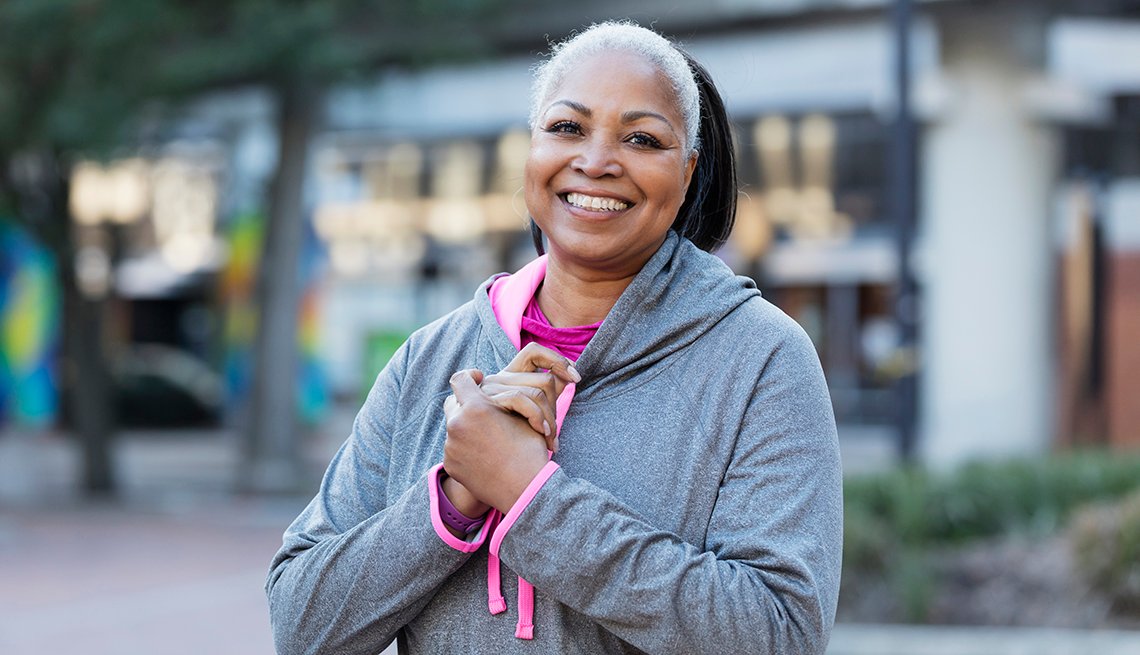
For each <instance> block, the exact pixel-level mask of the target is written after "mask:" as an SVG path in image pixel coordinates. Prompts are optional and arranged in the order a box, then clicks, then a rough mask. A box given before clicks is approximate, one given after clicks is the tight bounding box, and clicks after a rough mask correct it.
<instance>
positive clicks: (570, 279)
mask: <svg viewBox="0 0 1140 655" xmlns="http://www.w3.org/2000/svg"><path fill="white" fill-rule="evenodd" d="M639 270H640V269H639ZM636 275H637V271H633V272H632V273H608V274H607V273H601V272H597V271H577V270H575V269H574V268H573V267H567V266H563V265H561V264H560V263H559V262H558V260H557V259H555V258H554V257H553V256H552V257H550V258H549V260H548V261H547V266H546V278H545V279H544V280H543V282H542V286H541V287H540V288H539V290H538V306H539V308H540V309H542V313H543V314H544V315H545V316H546V318H547V320H549V321H550V324H551V325H553V326H554V327H574V326H579V325H593V324H594V323H597V322H599V321H601V320H603V319H605V317H606V315H607V314H609V313H610V309H612V308H613V306H614V303H616V302H617V300H618V298H619V297H620V296H621V294H622V292H623V291H625V288H626V287H628V286H629V283H630V282H632V281H633V278H634V276H636Z"/></svg>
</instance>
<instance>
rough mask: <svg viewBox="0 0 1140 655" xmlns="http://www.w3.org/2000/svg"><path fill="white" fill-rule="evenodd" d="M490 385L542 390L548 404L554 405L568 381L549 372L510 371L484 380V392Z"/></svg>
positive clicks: (489, 376)
mask: <svg viewBox="0 0 1140 655" xmlns="http://www.w3.org/2000/svg"><path fill="white" fill-rule="evenodd" d="M488 385H501V386H508V387H534V388H536V389H541V390H542V393H543V394H544V395H545V396H546V399H547V401H548V402H550V404H551V405H553V404H554V403H555V402H557V401H558V396H560V395H561V394H562V390H563V389H565V388H566V381H565V380H563V379H562V378H560V377H558V376H557V375H555V374H553V373H549V372H542V373H514V372H510V371H501V372H499V373H495V374H494V375H488V376H487V377H486V378H484V379H483V384H482V385H480V386H482V388H483V390H484V391H486V389H487V386H488Z"/></svg>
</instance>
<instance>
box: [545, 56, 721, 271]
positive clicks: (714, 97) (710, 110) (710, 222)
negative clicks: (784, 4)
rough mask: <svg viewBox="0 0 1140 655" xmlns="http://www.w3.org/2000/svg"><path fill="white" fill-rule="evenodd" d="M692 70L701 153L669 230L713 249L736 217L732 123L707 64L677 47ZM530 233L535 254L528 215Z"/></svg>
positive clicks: (704, 248) (694, 242)
mask: <svg viewBox="0 0 1140 655" xmlns="http://www.w3.org/2000/svg"><path fill="white" fill-rule="evenodd" d="M677 51H678V52H680V53H681V55H683V56H684V57H685V61H687V62H688V64H689V68H691V69H692V70H693V79H695V80H696V82H697V92H698V93H699V94H700V103H701V115H700V119H699V121H700V122H699V125H698V126H697V137H698V139H700V149H699V152H700V154H699V155H698V156H697V168H696V170H694V171H693V179H692V180H691V181H690V182H689V190H688V192H687V193H686V194H685V202H683V203H681V209H680V210H679V211H678V212H677V219H676V220H675V221H673V226H672V227H673V230H674V231H675V232H677V234H680V235H681V236H683V237H685V238H686V239H688V240H689V241H692V242H693V244H694V245H696V246H697V247H698V248H700V249H701V250H704V251H707V252H712V251H714V250H716V249H717V248H719V247H721V246H722V245H724V242H725V241H728V235H730V234H732V225H733V222H734V221H735V220H736V152H735V151H736V149H735V148H734V146H733V144H732V125H731V123H729V120H728V112H726V111H725V109H724V101H723V100H721V97H720V92H718V91H717V90H716V86H715V85H714V84H713V81H712V77H711V76H710V75H709V72H708V71H707V70H705V67H704V66H702V65H701V64H700V63H698V62H697V61H696V60H695V59H693V58H692V57H691V56H690V55H689V53H687V52H685V51H684V50H681V49H680V48H677ZM530 236H531V239H532V240H533V241H534V249H535V250H536V251H537V252H538V254H539V255H542V254H544V253H545V252H546V249H545V248H544V247H543V244H542V230H541V229H539V227H538V224H537V223H535V222H534V219H533V218H532V219H530Z"/></svg>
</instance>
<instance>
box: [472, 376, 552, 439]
mask: <svg viewBox="0 0 1140 655" xmlns="http://www.w3.org/2000/svg"><path fill="white" fill-rule="evenodd" d="M528 391H529V392H533V391H534V390H533V389H520V388H518V387H514V388H507V389H505V390H503V391H502V392H500V393H491V392H489V391H488V390H487V389H485V388H484V390H483V392H484V393H487V394H488V396H489V397H490V398H491V402H493V403H495V405H496V406H498V407H500V408H502V409H504V410H506V411H509V412H514V413H515V414H518V415H519V416H521V417H523V418H525V419H526V421H527V423H529V424H530V427H531V428H532V429H533V430H534V431H535V432H537V433H539V434H541V435H542V436H543V437H553V436H554V435H553V432H554V426H553V424H551V422H550V419H549V417H548V416H547V414H546V412H544V411H542V406H541V405H539V403H537V402H535V401H534V399H533V398H532V397H531V395H530V393H528Z"/></svg>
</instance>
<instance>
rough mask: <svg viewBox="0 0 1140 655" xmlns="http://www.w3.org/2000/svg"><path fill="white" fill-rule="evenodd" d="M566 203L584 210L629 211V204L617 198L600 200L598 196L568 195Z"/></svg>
mask: <svg viewBox="0 0 1140 655" xmlns="http://www.w3.org/2000/svg"><path fill="white" fill-rule="evenodd" d="M566 202H568V203H570V204H571V205H574V206H575V207H581V208H582V209H590V210H593V211H610V212H612V211H621V210H623V209H628V208H629V204H628V203H624V202H622V201H620V200H617V199H615V198H599V197H597V196H588V195H586V194H584V193H568V194H566Z"/></svg>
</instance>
